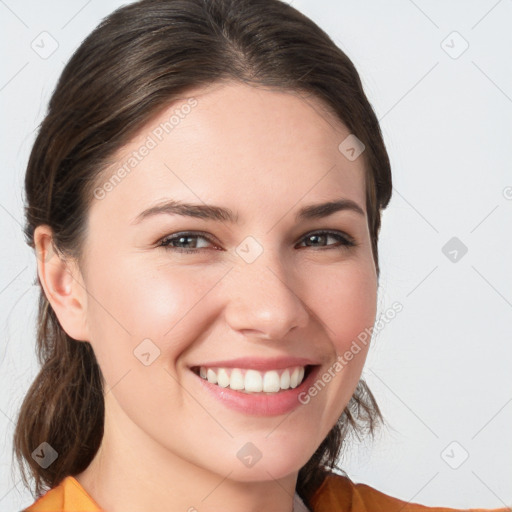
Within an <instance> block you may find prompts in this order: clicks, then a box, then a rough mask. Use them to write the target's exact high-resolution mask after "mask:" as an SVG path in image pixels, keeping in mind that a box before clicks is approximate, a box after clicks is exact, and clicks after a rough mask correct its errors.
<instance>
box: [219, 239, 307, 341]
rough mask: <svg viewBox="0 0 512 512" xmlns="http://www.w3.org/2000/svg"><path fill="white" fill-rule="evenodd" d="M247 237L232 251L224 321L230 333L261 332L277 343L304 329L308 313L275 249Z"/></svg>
mask: <svg viewBox="0 0 512 512" xmlns="http://www.w3.org/2000/svg"><path fill="white" fill-rule="evenodd" d="M270 239H271V237H266V241H267V243H266V245H267V246H266V247H264V246H263V242H261V241H258V240H256V239H254V238H252V237H247V239H245V240H244V241H243V242H242V243H241V244H240V245H239V246H238V247H237V249H236V252H237V254H238V259H237V260H236V264H235V268H234V269H233V271H232V272H230V275H229V284H228V286H229V287H230V293H229V296H230V298H231V300H230V304H229V305H228V307H227V320H228V322H229V323H230V325H231V327H232V328H233V329H237V330H246V329H247V330H254V331H261V333H263V334H265V335H266V336H267V337H268V338H271V339H279V338H282V337H284V336H285V335H286V333H287V332H288V331H289V330H291V329H293V328H295V327H304V326H305V325H306V323H307V319H308V312H307V309H306V307H305V304H304V302H303V299H302V297H300V290H298V289H297V286H293V285H294V283H295V284H297V282H298V281H296V280H295V276H294V274H293V269H292V268H291V267H290V266H289V262H287V261H286V260H285V259H283V257H282V255H281V254H280V251H279V248H278V247H273V248H270V247H269V246H268V245H269V243H270V242H268V241H269V240H270Z"/></svg>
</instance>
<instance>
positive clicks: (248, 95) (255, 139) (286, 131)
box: [91, 83, 365, 222]
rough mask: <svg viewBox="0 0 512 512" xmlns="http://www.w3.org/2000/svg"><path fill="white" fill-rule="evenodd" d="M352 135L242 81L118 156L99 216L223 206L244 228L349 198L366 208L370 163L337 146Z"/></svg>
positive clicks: (309, 103)
mask: <svg viewBox="0 0 512 512" xmlns="http://www.w3.org/2000/svg"><path fill="white" fill-rule="evenodd" d="M349 135H350V132H349V130H348V129H347V127H346V126H345V125H344V124H343V123H342V122H341V121H340V120H339V119H338V118H336V117H335V116H334V115H333V114H332V113H330V112H328V110H327V109H326V107H325V105H324V104H323V103H322V102H321V101H320V100H319V99H317V98H315V97H312V96H311V95H309V96H306V95H304V94H301V93H294V92H289V91H281V90H270V89H265V88H261V87H253V86H249V85H245V84H238V83H227V84H225V83H224V84H214V85H212V86H210V87H208V88H201V89H196V90H193V91H190V92H189V93H188V94H187V95H186V96H183V97H182V98H180V99H179V100H176V101H174V102H173V103H172V104H171V105H169V106H167V107H166V108H164V109H163V110H161V111H160V112H159V113H158V114H157V115H156V116H154V117H153V119H152V120H151V121H150V122H149V123H148V124H147V125H146V126H145V127H144V128H143V129H141V130H140V132H139V133H138V134H137V136H136V137H134V138H133V139H132V141H131V142H130V143H129V144H127V145H126V146H124V147H123V148H121V150H120V151H119V152H118V153H117V154H116V155H115V159H114V161H113V163H112V165H111V166H110V167H109V168H108V169H106V170H105V172H104V173H103V176H102V179H100V181H99V184H100V187H102V186H103V188H104V189H105V190H106V189H108V190H107V191H106V194H105V197H104V199H102V200H101V201H98V200H96V201H93V204H92V207H91V215H98V216H105V215H109V216H112V215H115V216H116V218H122V219H123V221H124V222H130V221H131V220H133V218H134V217H135V216H136V215H137V214H138V213H140V211H141V210H142V209H145V208H147V207H148V206H151V205H152V204H153V203H156V202H158V201H162V200H165V199H180V200H183V201H193V202H196V203H197V202H201V201H203V202H206V203H209V202H213V203H215V204H222V205H223V206H226V207H228V208H230V209H232V210H233V211H235V212H237V214H239V216H240V217H241V221H245V219H244V216H245V215H251V214H253V213H254V212H257V211H259V212H260V213H264V214H268V215H271V214H273V213H275V214H279V212H281V215H282V214H284V212H285V211H287V210H290V209H292V208H293V206H294V205H298V206H300V204H299V203H301V202H306V203H311V202H314V201H320V200H332V199H335V198H341V197H346V198H351V199H354V200H357V202H358V203H359V204H360V205H361V207H362V208H363V209H365V204H364V198H365V190H364V187H365V178H364V161H363V158H357V159H356V160H354V161H350V160H348V159H347V158H346V157H345V156H344V155H343V154H342V153H341V152H340V150H339V148H338V146H339V145H340V143H342V142H343V140H345V139H346V138H347V137H348V136H349ZM109 183H110V185H108V184H109ZM104 185H107V186H106V187H104ZM262 206H264V207H265V211H263V210H262ZM245 209H247V212H246V214H244V210H245Z"/></svg>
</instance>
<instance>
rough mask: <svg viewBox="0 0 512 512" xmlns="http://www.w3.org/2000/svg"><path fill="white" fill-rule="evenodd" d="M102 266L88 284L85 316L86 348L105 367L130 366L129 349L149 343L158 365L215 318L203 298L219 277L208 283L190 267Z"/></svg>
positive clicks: (175, 353) (185, 344)
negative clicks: (88, 333) (88, 343)
mask: <svg viewBox="0 0 512 512" xmlns="http://www.w3.org/2000/svg"><path fill="white" fill-rule="evenodd" d="M107 266H108V269H104V270H103V271H102V270H101V269H98V271H97V272H95V274H94V278H93V281H91V282H89V283H88V289H89V290H90V295H91V297H94V299H92V300H91V301H90V304H89V307H88V313H87V314H88V323H89V326H90V331H91V344H92V345H93V347H94V349H95V352H96V353H97V357H98V360H100V359H103V360H104V361H105V363H106V364H107V365H109V366H112V364H113V363H115V361H118V362H120V361H121V360H123V364H124V365H125V366H126V364H127V363H130V364H131V363H132V362H133V361H132V360H133V358H134V355H133V352H134V350H137V349H138V346H139V345H140V344H141V343H142V342H143V340H148V339H149V340H151V341H152V342H153V343H154V344H155V345H156V346H157V347H158V350H160V355H161V356H163V357H161V358H160V361H159V363H160V362H162V361H163V360H164V359H165V360H166V361H167V362H169V361H172V360H173V359H176V358H178V357H179V355H181V353H182V352H183V351H184V350H185V349H186V348H187V346H188V344H189V343H190V342H191V340H194V339H197V338H198V337H199V336H200V335H201V332H202V331H204V328H205V325H206V323H207V322H208V321H209V320H210V319H211V318H213V317H214V314H213V312H211V311H210V312H208V311H207V310H205V304H206V303H207V301H203V300H202V299H203V298H204V296H205V295H207V293H208V291H209V290H210V289H211V288H212V287H213V286H214V284H215V282H216V281H217V280H218V276H213V275H212V276H210V277H211V279H210V278H209V277H208V275H205V272H201V273H198V272H197V271H195V270H194V269H192V268H185V267H183V268H181V269H180V268H178V267H174V268H172V269H171V268H167V269H166V268H160V269H159V268H157V267H156V266H155V267H154V268H152V267H151V266H150V265H148V264H147V263H143V262H141V263H140V264H137V263H132V264H124V265H123V264H116V265H113V264H112V263H110V264H109V265H107ZM112 269H114V270H112ZM108 270H111V271H108ZM145 343H147V341H146V342H145ZM148 346H149V347H151V344H149V345H148ZM121 350H122V351H123V352H124V356H123V357H121ZM158 350H157V349H155V351H156V352H155V353H158ZM114 359H115V361H114ZM119 366H120V364H119ZM119 371H121V369H120V370H119Z"/></svg>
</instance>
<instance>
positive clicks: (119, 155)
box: [14, 0, 505, 512]
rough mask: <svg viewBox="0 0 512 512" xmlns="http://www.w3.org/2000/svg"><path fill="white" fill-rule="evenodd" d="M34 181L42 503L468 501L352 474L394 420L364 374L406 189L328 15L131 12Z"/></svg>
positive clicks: (29, 179)
mask: <svg viewBox="0 0 512 512" xmlns="http://www.w3.org/2000/svg"><path fill="white" fill-rule="evenodd" d="M25 187H26V197H27V207H26V216H27V221H26V229H25V234H26V237H27V242H28V243H29V244H30V246H31V247H33V248H35V250H36V252H37V256H38V278H39V283H40V285H41V296H40V309H39V330H38V349H39V357H40V360H41V365H42V368H41V371H40V373H39V375H38V376H37V378H36V380H35V382H34V383H33V385H32V387H31V388H30V390H29V392H28V393H27V396H26V398H25V400H24V402H23V404H22V407H21V410H20V414H19V418H18V422H17V426H16V431H15V439H14V446H15V453H16V456H17V457H18V460H19V462H20V466H21V467H22V463H23V461H25V462H26V463H27V464H28V466H29V471H30V473H31V475H32V477H33V478H34V479H35V482H36V494H37V496H38V499H37V500H36V502H35V503H34V504H33V505H31V506H30V507H28V508H26V510H27V511H30V512H37V511H43V510H59V511H70V510H88V511H91V510H96V511H97V510H105V511H108V512H118V511H124V512H127V511H132V510H133V511H135V510H137V511H146V510H147V511H150V510H151V511H156V510H187V511H195V510H197V511H201V512H203V511H216V510H223V511H228V512H229V511H231V510H233V511H234V510H237V511H239V510H247V511H249V510H251V511H252V510H254V511H256V510H258V511H259V510H265V511H272V512H284V511H287V512H290V511H291V510H294V511H295V512H298V511H305V510H309V511H311V512H317V511H332V510H353V511H362V510H390V511H391V510H397V511H398V510H413V511H414V510H418V511H419V510H424V509H428V510H449V509H441V508H425V507H422V506H421V505H415V504H407V503H405V502H403V501H401V500H398V499H395V498H392V497H389V496H387V495H385V494H384V493H381V492H379V491H378V490H376V489H372V488H370V487H368V486H365V485H362V484H357V485H356V484H354V483H352V482H351V481H350V479H349V478H348V477H347V476H342V475H337V474H335V473H333V472H332V470H333V469H334V467H335V461H336V459H337V457H338V455H339V453H340V451H341V448H342V445H343V442H344V440H345V439H346V438H347V436H348V434H349V433H350V431H351V430H355V431H364V430H365V429H367V430H368V431H369V432H370V433H372V434H373V433H374V431H375V428H376V426H377V425H378V424H379V423H380V422H382V420H383V418H382V415H381V413H380V411H379V408H378V406H377V404H376V402H375V400H374V398H373V396H372V394H371V392H370V390H369V389H368V388H367V386H366V385H365V383H364V381H363V380H362V379H360V376H361V372H362V369H363V366H364V362H365V358H366V355H367V351H368V346H369V345H368V341H369V340H368V339H367V337H366V338H365V337H364V336H362V334H363V333H366V332H368V330H369V329H371V327H372V325H373V323H374V321H375V314H376V295H377V286H378V278H379V265H378V234H379V229H380V214H381V211H382V210H383V209H384V208H385V207H386V206H387V204H388V202H389V200H390V197H391V188H392V187H391V172H390V165H389V159H388V156H387V152H386V149H385V146H384V143H383V140H382V136H381V132H380V129H379V125H378V122H377V119H376V117H375V114H374V112H373V110H372V108H371V106H370V104H369V102H368V100H367V98H366V96H365V94H364V92H363V89H362V86H361V83H360V80H359V77H358V74H357V71H356V70H355V68H354V66H353V64H352V63H351V61H350V60H349V59H348V58H347V57H346V56H345V55H344V54H343V52H341V50H340V49H339V48H337V47H336V46H335V45H334V43H333V42H332V41H331V40H330V39H329V38H328V36H327V35H326V34H325V33H324V32H323V31H322V30H320V29H319V28H318V27H317V26H316V25H315V24H314V23H313V22H312V21H311V20H309V19H308V18H306V17H305V16H303V15H302V14H300V13H299V12H298V11H296V10H294V9H293V8H292V7H290V6H288V5H287V4H285V3H283V2H280V1H277V0H257V1H240V0H238V1H228V0H208V1H206V0H205V1H204V2H203V1H201V0H179V1H178V0H176V1H153V0H149V1H148V0H143V1H141V2H138V3H135V4H131V5H129V6H127V7H123V8H121V9H119V10H117V11H116V12H114V13H113V14H112V15H110V16H109V17H108V18H107V19H106V20H104V21H103V22H102V23H101V24H100V26H99V27H98V28H97V29H96V30H95V31H94V32H93V33H92V34H91V35H90V36H89V37H88V38H87V39H86V40H85V41H84V42H83V44H82V45H81V46H80V47H79V49H78V50H77V52H76V53H75V55H74V56H73V57H72V59H71V60H70V62H69V63H68V65H67V66H66V68H65V69H64V71H63V73H62V76H61V78H60V80H59V83H58V85H57V88H56V90H55V91H54V93H53V96H52V99H51V101H50V106H49V111H48V114H47V116H46V118H45V120H44V122H43V123H42V126H41V128H40V131H39V134H38V137H37V139H36V141H35V144H34V147H33V150H32V153H31V157H30V161H29V164H28V169H27V174H26V181H25ZM22 469H23V467H22ZM23 476H24V478H25V474H23ZM25 483H26V480H25ZM50 489H51V490H50ZM501 510H505V509H501Z"/></svg>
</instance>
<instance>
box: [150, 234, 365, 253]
mask: <svg viewBox="0 0 512 512" xmlns="http://www.w3.org/2000/svg"><path fill="white" fill-rule="evenodd" d="M313 235H317V236H318V235H329V236H332V237H333V238H336V239H337V240H338V241H339V242H341V245H334V244H331V245H330V246H327V247H319V248H318V250H327V249H342V250H344V249H348V248H350V247H355V246H357V245H358V244H357V243H356V241H355V240H354V239H353V238H352V237H349V236H348V235H344V234H341V233H340V232H337V231H328V230H320V231H311V232H310V233H306V234H305V235H304V236H303V237H302V239H301V241H302V240H305V239H307V238H308V237H311V236H313ZM180 238H204V239H205V240H208V242H210V243H211V244H213V245H215V243H214V242H213V241H212V240H211V239H210V238H209V237H208V236H206V234H204V233H200V232H188V231H186V232H183V233H176V234H174V235H171V236H167V237H165V238H163V239H162V240H160V242H159V244H158V247H163V248H164V249H166V250H171V251H177V252H180V253H186V254H197V253H198V252H200V251H204V250H209V249H207V248H206V247H201V248H199V249H184V248H183V247H172V246H170V243H172V242H175V241H176V240H179V239H180ZM312 248H313V249H314V247H312Z"/></svg>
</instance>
